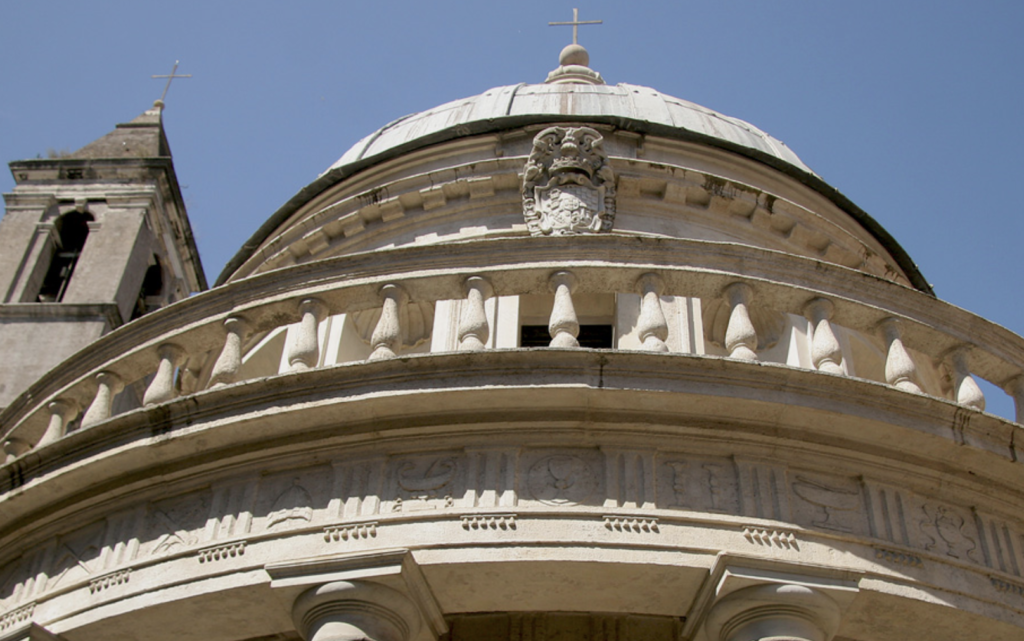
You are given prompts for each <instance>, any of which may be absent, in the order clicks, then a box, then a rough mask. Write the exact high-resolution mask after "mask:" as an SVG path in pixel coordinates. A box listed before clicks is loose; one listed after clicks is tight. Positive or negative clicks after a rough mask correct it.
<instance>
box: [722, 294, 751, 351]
mask: <svg viewBox="0 0 1024 641" xmlns="http://www.w3.org/2000/svg"><path fill="white" fill-rule="evenodd" d="M723 293H724V294H725V298H726V300H728V301H729V306H730V307H731V308H732V310H731V311H730V312H729V325H728V326H727V327H726V330H725V349H727V350H729V356H731V357H732V358H738V359H740V360H744V361H756V360H757V352H756V350H757V330H755V329H754V323H753V322H751V320H750V310H749V309H748V306H749V305H750V301H751V299H752V298H753V297H754V290H752V289H751V288H750V285H747V284H746V283H733V284H731V285H729V286H728V287H727V288H726V289H725V291H724V292H723Z"/></svg>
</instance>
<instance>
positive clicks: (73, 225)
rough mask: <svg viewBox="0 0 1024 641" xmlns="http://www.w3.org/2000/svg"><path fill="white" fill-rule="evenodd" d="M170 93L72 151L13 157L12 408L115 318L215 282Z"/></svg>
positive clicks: (1, 321) (8, 199)
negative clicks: (166, 118)
mask: <svg viewBox="0 0 1024 641" xmlns="http://www.w3.org/2000/svg"><path fill="white" fill-rule="evenodd" d="M162 113H163V102H162V101H159V100H158V101H156V103H154V105H153V108H151V109H149V110H147V111H145V112H144V113H143V114H142V115H140V116H139V117H137V118H135V119H134V120H132V121H131V122H128V123H123V124H119V125H117V127H116V128H115V129H114V131H112V132H110V133H108V134H107V135H105V136H103V137H102V138H99V139H98V140H95V141H93V142H91V143H89V144H88V145H86V146H85V147H83V148H81V149H79V150H78V151H76V152H74V153H72V154H70V155H68V156H64V157H57V158H47V159H36V160H20V161H15V162H12V163H10V168H11V173H12V174H13V175H14V180H15V183H16V186H15V188H14V190H13V192H12V193H8V194H4V201H5V204H6V209H5V213H4V217H3V218H2V219H0V353H3V354H4V362H3V364H2V366H0V409H2V408H3V407H5V406H7V405H8V404H10V402H11V401H12V400H13V399H14V398H15V397H16V396H17V395H18V394H20V393H21V392H23V391H24V390H25V388H26V387H27V383H29V382H32V381H36V380H38V379H40V378H41V377H42V376H43V375H44V374H45V373H46V372H47V371H49V370H50V369H52V368H53V367H55V366H56V365H57V364H59V363H60V362H61V361H63V360H64V359H65V358H67V357H69V356H71V355H72V354H73V353H75V352H77V351H78V350H79V349H81V348H83V347H85V346H87V345H89V344H90V343H92V342H93V341H94V340H96V339H97V338H99V337H100V336H102V335H103V334H106V333H107V332H109V331H111V330H113V329H114V328H116V327H118V326H120V325H122V324H124V323H127V322H129V321H130V320H132V319H135V318H138V317H139V316H142V315H143V314H145V313H147V312H149V311H152V310H154V309H157V308H159V307H163V306H164V305H167V304H169V303H172V302H174V301H176V300H179V299H182V298H185V297H188V296H189V295H191V294H193V293H195V292H198V291H202V290H204V289H206V287H207V285H206V278H205V276H204V274H203V267H202V264H201V263H200V260H199V254H198V252H197V250H196V246H195V240H194V239H193V237H192V229H191V227H190V225H189V222H188V216H187V214H186V213H185V204H184V201H183V199H182V196H181V190H180V188H179V186H178V180H177V177H176V175H175V172H174V165H173V163H172V160H171V150H170V146H169V145H168V144H167V138H166V136H165V135H164V129H163V120H162Z"/></svg>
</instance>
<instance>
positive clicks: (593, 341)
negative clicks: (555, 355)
mask: <svg viewBox="0 0 1024 641" xmlns="http://www.w3.org/2000/svg"><path fill="white" fill-rule="evenodd" d="M612 338H613V332H612V326H611V325H580V333H579V336H577V337H576V340H577V341H578V342H579V344H580V347H591V348H594V349H610V348H611V347H612ZM550 344H551V333H550V332H549V331H548V326H547V325H523V326H522V327H521V328H520V332H519V346H520V347H547V346H548V345H550Z"/></svg>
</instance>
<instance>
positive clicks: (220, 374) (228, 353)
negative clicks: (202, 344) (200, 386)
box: [209, 316, 247, 387]
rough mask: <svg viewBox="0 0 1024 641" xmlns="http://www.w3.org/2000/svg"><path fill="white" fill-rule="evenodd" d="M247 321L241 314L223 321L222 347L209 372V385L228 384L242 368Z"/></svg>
mask: <svg viewBox="0 0 1024 641" xmlns="http://www.w3.org/2000/svg"><path fill="white" fill-rule="evenodd" d="M246 326H247V323H246V322H245V319H244V318H242V317H241V316H231V317H229V318H227V319H226V320H225V321H224V348H223V349H222V350H221V352H220V356H218V357H217V362H216V363H214V365H213V370H212V371H211V372H210V384H209V387H217V386H219V385H228V384H230V383H234V382H235V379H236V378H238V371H239V370H240V369H242V339H243V338H244V335H245V331H246Z"/></svg>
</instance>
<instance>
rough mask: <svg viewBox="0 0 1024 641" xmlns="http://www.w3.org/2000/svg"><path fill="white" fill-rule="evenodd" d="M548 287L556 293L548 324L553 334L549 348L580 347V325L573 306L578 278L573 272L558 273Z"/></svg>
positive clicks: (549, 330) (552, 277) (553, 276)
mask: <svg viewBox="0 0 1024 641" xmlns="http://www.w3.org/2000/svg"><path fill="white" fill-rule="evenodd" d="M548 285H549V286H550V288H551V290H552V291H554V292H555V303H554V305H553V306H552V307H551V320H550V321H549V322H548V332H549V333H550V334H551V342H550V343H549V346H551V347H579V346H580V343H579V341H577V340H576V337H577V336H579V333H580V323H579V321H578V320H577V319H576V309H575V308H574V307H573V304H572V293H573V292H574V291H576V277H575V276H573V275H572V273H571V272H557V273H555V274H553V275H552V276H551V279H550V280H549V281H548Z"/></svg>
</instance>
